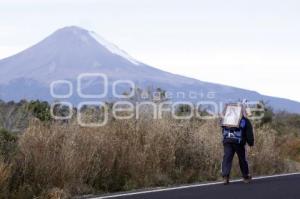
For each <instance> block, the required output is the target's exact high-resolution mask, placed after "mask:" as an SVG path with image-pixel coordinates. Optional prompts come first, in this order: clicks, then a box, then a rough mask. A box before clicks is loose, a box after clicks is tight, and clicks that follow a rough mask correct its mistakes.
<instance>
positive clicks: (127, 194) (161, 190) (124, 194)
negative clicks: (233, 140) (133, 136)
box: [90, 172, 300, 199]
mask: <svg viewBox="0 0 300 199" xmlns="http://www.w3.org/2000/svg"><path fill="white" fill-rule="evenodd" d="M291 175H300V172H298V173H287V174H278V175H272V176H260V177H255V178H253V179H254V180H259V179H267V178H276V177H284V176H291ZM241 181H242V179H238V180H231V181H230V182H241ZM218 184H223V182H210V183H205V184H193V185H185V186H178V187H170V188H161V189H153V190H148V191H138V192H129V193H122V194H115V195H108V196H100V197H94V198H90V199H106V198H118V197H123V196H132V195H139V194H147V193H155V192H163V191H172V190H179V189H187V188H193V187H204V186H211V185H218Z"/></svg>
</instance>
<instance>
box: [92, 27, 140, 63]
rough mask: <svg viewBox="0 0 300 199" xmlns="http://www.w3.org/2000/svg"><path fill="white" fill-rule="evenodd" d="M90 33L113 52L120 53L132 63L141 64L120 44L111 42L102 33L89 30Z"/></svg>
mask: <svg viewBox="0 0 300 199" xmlns="http://www.w3.org/2000/svg"><path fill="white" fill-rule="evenodd" d="M88 33H89V34H90V36H91V37H93V38H94V39H95V40H96V41H97V42H98V43H99V44H101V45H102V46H104V47H105V48H106V49H107V50H109V51H110V52H111V53H113V54H116V55H119V56H121V57H123V58H125V59H127V60H128V61H130V62H131V63H133V64H135V65H139V64H140V63H139V62H138V61H137V60H135V59H134V58H133V57H131V56H130V55H128V54H127V53H126V52H125V51H123V50H122V49H120V48H119V47H118V46H116V45H115V44H113V43H110V42H109V41H107V40H105V39H104V38H103V37H101V36H100V35H98V34H97V33H95V32H93V31H89V32H88Z"/></svg>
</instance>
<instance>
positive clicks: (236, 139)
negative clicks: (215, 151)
mask: <svg viewBox="0 0 300 199" xmlns="http://www.w3.org/2000/svg"><path fill="white" fill-rule="evenodd" d="M245 127H246V119H245V118H242V119H241V120H240V124H239V127H223V129H222V133H223V140H224V141H228V142H231V143H237V144H241V143H242V141H243V132H244V129H245Z"/></svg>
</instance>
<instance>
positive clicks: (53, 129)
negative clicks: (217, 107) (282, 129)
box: [0, 117, 287, 198]
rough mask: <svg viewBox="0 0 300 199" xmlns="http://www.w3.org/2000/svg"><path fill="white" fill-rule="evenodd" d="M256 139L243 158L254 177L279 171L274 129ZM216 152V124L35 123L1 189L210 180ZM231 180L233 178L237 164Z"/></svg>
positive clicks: (59, 190)
mask: <svg viewBox="0 0 300 199" xmlns="http://www.w3.org/2000/svg"><path fill="white" fill-rule="evenodd" d="M255 138H256V145H255V147H254V148H253V150H252V151H251V153H250V155H249V159H250V166H251V171H252V172H253V174H254V175H259V174H273V173H277V172H283V171H285V170H286V169H287V167H286V166H285V160H284V159H283V158H282V157H281V156H280V150H279V148H277V147H276V132H275V131H274V130H273V129H272V128H271V127H269V126H265V127H263V128H259V129H256V131H255ZM222 150H223V148H222V143H221V133H220V129H219V127H218V121H215V120H209V121H202V120H198V119H195V118H192V119H191V120H174V119H171V118H170V117H165V118H164V119H160V120H154V119H151V118H149V117H144V118H143V117H141V118H140V119H139V120H136V119H130V120H113V119H112V120H110V121H109V123H108V125H106V126H104V127H101V128H100V127H99V128H83V127H80V126H78V125H77V123H76V122H75V121H70V122H69V123H55V122H54V123H51V124H45V123H42V122H39V121H36V120H35V121H31V122H30V125H29V127H28V128H27V130H26V131H25V132H24V133H23V134H22V135H21V136H20V138H19V142H18V152H17V155H16V157H15V160H14V166H13V167H12V168H13V171H11V172H8V174H9V175H10V176H13V177H11V178H10V180H8V181H9V182H7V181H6V183H5V184H9V185H10V187H11V188H10V189H11V192H14V194H13V196H14V197H15V198H18V197H20V196H21V195H22V197H23V198H26V197H28V198H31V197H38V196H40V198H55V197H57V198H68V197H70V195H76V194H85V193H93V192H109V191H120V190H129V189H135V188H142V187H151V186H167V185H171V184H182V183H191V182H197V181H207V180H216V179H218V178H219V177H220V166H221V159H222V153H223V151H222ZM1 172H3V171H2V170H1V164H0V175H1ZM3 173H5V172H3ZM232 175H233V176H234V177H235V176H238V175H239V167H238V165H237V162H235V164H234V168H233V171H232ZM0 179H1V178H0ZM3 179H4V178H3ZM0 183H1V181H0ZM12 184H14V185H13V186H12ZM25 193H26V194H27V195H26V194H25ZM25 196H26V197H25Z"/></svg>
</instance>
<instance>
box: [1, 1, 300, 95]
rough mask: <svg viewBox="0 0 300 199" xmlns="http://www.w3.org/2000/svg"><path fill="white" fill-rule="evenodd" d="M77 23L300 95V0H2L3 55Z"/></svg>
mask: <svg viewBox="0 0 300 199" xmlns="http://www.w3.org/2000/svg"><path fill="white" fill-rule="evenodd" d="M70 25H77V26H81V27H83V28H86V29H89V30H94V31H95V32H97V33H98V34H99V35H101V36H103V37H104V38H106V39H107V40H109V41H111V42H113V43H115V44H116V45H118V46H119V47H120V48H122V49H124V50H125V51H127V52H128V53H129V54H130V55H132V56H133V57H135V58H136V59H138V60H140V61H142V62H144V63H147V64H149V65H152V66H155V67H158V68H160V69H163V70H166V71H169V72H172V73H177V74H181V75H185V76H189V77H194V78H197V79H199V80H204V81H210V82H216V83H222V84H227V85H232V86H236V87H241V88H246V89H250V90H256V91H258V92H260V93H262V94H267V95H272V96H278V97H284V98H290V99H294V100H297V101H300V91H299V89H298V87H299V85H300V73H299V72H300V1H299V0H249V1H248V0H236V1H232V0H226V1H224V0H206V1H204V0H203V1H201V0H82V1H76V0H43V1H41V0H19V1H18V0H0V58H4V57H6V56H9V55H12V54H15V53H17V52H19V51H21V50H23V49H25V48H27V47H29V46H31V45H33V44H35V43H36V42H38V41H40V40H41V39H43V38H44V37H46V36H47V35H49V34H50V33H52V32H53V31H55V30H56V29H58V28H61V27H64V26H70Z"/></svg>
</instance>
